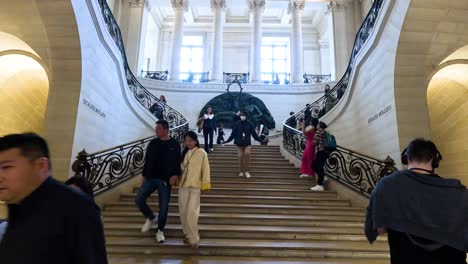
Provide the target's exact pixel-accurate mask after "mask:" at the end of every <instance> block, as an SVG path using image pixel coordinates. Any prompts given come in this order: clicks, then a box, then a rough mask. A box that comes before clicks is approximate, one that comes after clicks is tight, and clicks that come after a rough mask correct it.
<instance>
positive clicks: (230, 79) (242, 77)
mask: <svg viewBox="0 0 468 264" xmlns="http://www.w3.org/2000/svg"><path fill="white" fill-rule="evenodd" d="M249 76H250V73H248V72H239V73H238V72H223V82H224V83H249Z"/></svg>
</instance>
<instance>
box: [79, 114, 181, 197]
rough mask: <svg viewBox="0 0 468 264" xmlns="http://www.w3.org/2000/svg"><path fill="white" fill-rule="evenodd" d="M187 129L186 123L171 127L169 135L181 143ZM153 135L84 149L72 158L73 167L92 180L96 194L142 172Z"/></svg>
mask: <svg viewBox="0 0 468 264" xmlns="http://www.w3.org/2000/svg"><path fill="white" fill-rule="evenodd" d="M186 131H188V124H187V123H186V124H183V125H180V126H178V127H175V128H172V129H171V130H170V135H171V137H173V138H175V139H176V140H177V141H179V142H180V143H181V144H182V142H183V136H184V134H185V132H186ZM154 138H155V136H151V137H147V138H143V139H140V140H136V141H133V142H130V143H126V144H123V145H120V146H116V147H113V148H110V149H106V150H102V151H98V152H95V153H90V154H88V153H87V152H86V150H84V149H83V150H82V151H81V152H80V153H78V155H77V157H76V160H75V162H73V165H72V170H73V171H74V172H75V173H79V174H80V175H82V176H84V177H86V179H88V180H89V182H90V183H91V184H92V186H93V191H94V194H95V195H98V194H101V193H103V192H105V191H107V190H110V189H112V188H113V187H115V186H117V185H119V184H121V183H123V182H125V181H127V180H129V179H131V178H133V177H135V176H138V175H141V172H142V170H143V165H144V162H145V154H146V148H147V146H148V144H149V142H150V141H151V140H153V139H154Z"/></svg>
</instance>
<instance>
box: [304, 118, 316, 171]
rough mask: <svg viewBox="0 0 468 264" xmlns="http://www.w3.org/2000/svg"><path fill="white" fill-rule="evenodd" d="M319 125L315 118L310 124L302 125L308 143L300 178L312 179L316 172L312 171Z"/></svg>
mask: <svg viewBox="0 0 468 264" xmlns="http://www.w3.org/2000/svg"><path fill="white" fill-rule="evenodd" d="M318 123H319V120H318V118H315V117H314V118H312V120H311V122H310V124H306V123H302V133H304V136H305V137H306V140H307V141H306V142H307V143H306V147H305V149H304V153H303V154H302V162H301V175H300V176H299V177H300V178H306V177H312V176H313V175H314V170H313V169H312V163H313V162H314V159H315V145H314V135H315V131H316V130H317V125H318Z"/></svg>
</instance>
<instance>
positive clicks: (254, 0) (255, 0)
mask: <svg viewBox="0 0 468 264" xmlns="http://www.w3.org/2000/svg"><path fill="white" fill-rule="evenodd" d="M257 9H261V10H263V9H265V0H249V10H250V11H251V12H252V11H254V10H257Z"/></svg>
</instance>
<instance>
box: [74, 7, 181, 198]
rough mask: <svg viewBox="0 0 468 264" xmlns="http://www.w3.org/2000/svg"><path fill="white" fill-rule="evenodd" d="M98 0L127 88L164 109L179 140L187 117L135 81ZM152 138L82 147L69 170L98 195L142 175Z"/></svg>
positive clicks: (112, 22) (141, 99)
mask: <svg viewBox="0 0 468 264" xmlns="http://www.w3.org/2000/svg"><path fill="white" fill-rule="evenodd" d="M97 1H98V3H99V6H100V8H101V13H102V15H103V17H104V21H105V22H106V25H107V29H108V31H109V33H110V35H111V36H112V38H113V40H114V42H115V44H116V45H117V47H118V48H119V50H120V53H121V56H122V61H123V64H124V65H123V66H124V69H125V74H126V79H127V84H128V87H129V88H130V90H131V91H132V93H133V95H134V96H135V98H136V99H137V101H138V102H139V103H140V104H141V105H142V106H144V107H145V108H146V109H148V111H150V109H154V106H155V105H156V106H158V107H159V108H161V109H163V111H160V112H161V113H162V114H161V115H162V116H161V118H163V119H165V120H167V121H168V122H169V126H170V134H171V136H172V137H173V138H175V139H177V140H178V141H179V142H180V143H182V142H183V140H182V139H183V135H184V133H185V132H186V131H188V129H189V127H188V122H187V119H186V118H185V117H184V116H183V115H182V114H180V113H179V112H178V111H176V110H174V109H173V108H172V107H170V106H169V105H167V104H166V103H164V102H162V101H161V100H159V99H158V98H157V97H156V96H154V95H153V94H151V93H150V92H149V91H148V90H146V89H145V87H143V85H141V84H140V83H139V82H138V80H137V79H136V77H135V76H134V75H133V73H132V72H131V70H130V68H129V66H128V62H127V57H126V54H125V49H124V45H123V40H122V34H121V32H120V28H119V26H118V25H117V22H116V20H115V18H114V16H113V15H112V12H111V10H110V8H109V6H108V5H107V2H106V0H97ZM159 108H158V109H159ZM153 138H155V136H151V137H147V138H143V139H140V140H136V141H132V142H129V143H125V144H122V145H118V146H115V147H112V148H109V149H105V150H101V151H98V152H94V153H90V154H89V153H87V152H86V150H84V149H83V151H81V152H80V153H78V155H77V157H76V160H75V161H74V162H73V165H72V170H73V171H74V172H75V173H76V174H81V175H82V176H84V177H86V178H87V179H88V180H89V181H90V183H91V184H92V186H93V191H94V194H95V195H98V194H101V193H103V192H105V191H107V190H110V189H112V188H113V187H115V186H117V185H119V184H121V183H123V182H125V181H127V180H129V179H131V178H133V177H135V176H138V175H140V174H141V172H142V170H143V165H144V161H145V154H146V148H147V146H148V143H149V142H150V141H151V140H152V139H153Z"/></svg>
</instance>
